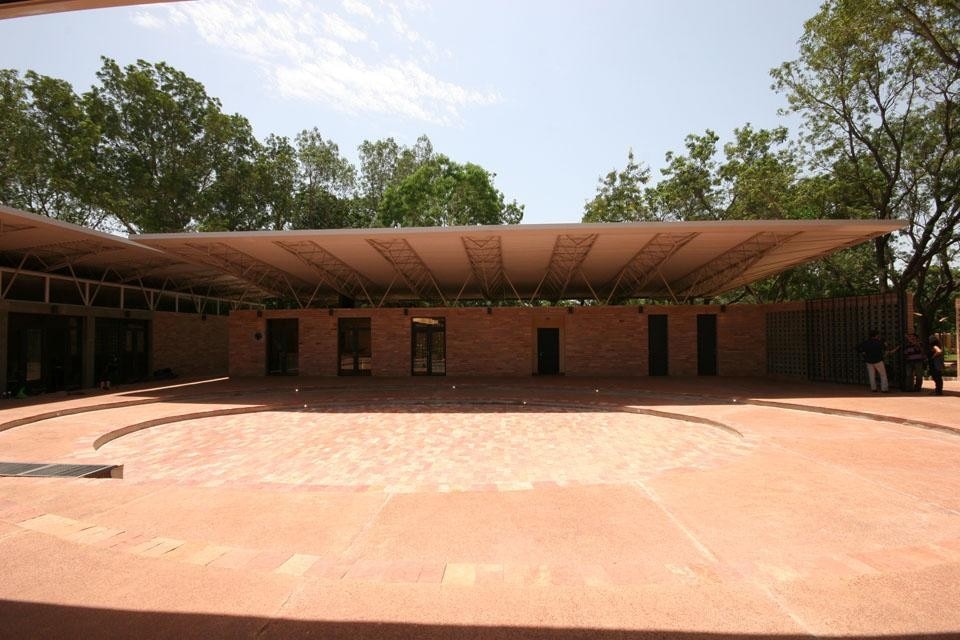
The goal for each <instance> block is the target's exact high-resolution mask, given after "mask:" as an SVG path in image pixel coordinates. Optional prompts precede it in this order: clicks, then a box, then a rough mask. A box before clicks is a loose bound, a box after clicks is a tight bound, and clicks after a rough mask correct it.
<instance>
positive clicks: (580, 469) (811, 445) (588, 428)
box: [0, 377, 960, 639]
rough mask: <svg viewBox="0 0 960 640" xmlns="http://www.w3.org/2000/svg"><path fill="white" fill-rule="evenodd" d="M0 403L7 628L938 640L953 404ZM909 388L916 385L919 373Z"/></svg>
mask: <svg viewBox="0 0 960 640" xmlns="http://www.w3.org/2000/svg"><path fill="white" fill-rule="evenodd" d="M172 382H173V383H174V384H169V385H167V386H152V387H147V386H143V387H126V388H121V389H119V390H115V391H113V392H110V393H103V392H96V391H88V392H86V393H85V394H84V395H64V394H54V395H51V396H46V397H42V398H35V399H31V400H29V401H13V400H5V401H3V402H4V404H3V408H2V410H0V452H2V455H0V458H2V461H4V462H35V463H41V462H43V463H71V464H104V465H122V476H123V477H122V478H112V479H89V478H33V477H2V478H0V557H2V558H3V575H4V578H3V580H2V581H0V598H2V600H3V602H2V604H0V608H2V611H3V616H2V617H0V636H3V637H14V636H22V637H91V638H100V637H178V638H180V637H210V636H213V635H216V636H230V637H249V638H261V637H277V638H280V637H290V636H293V635H297V636H306V635H312V636H314V637H323V638H331V637H344V638H346V637H351V638H352V637H377V638H381V637H387V638H389V637H424V638H461V637H502V638H564V639H565V638H577V637H584V638H587V637H591V638H592V637H600V638H621V637H625V638H653V637H662V638H726V637H739V636H743V635H751V636H753V637H763V638H794V637H798V638H799V637H809V636H815V637H840V636H844V637H848V636H853V637H860V638H870V637H880V636H883V637H891V636H892V637H919V636H926V637H929V636H937V635H941V636H942V637H951V636H955V635H956V634H957V633H960V612H958V611H957V609H956V607H955V603H956V602H957V601H958V600H960V586H958V585H960V476H958V474H957V469H958V468H960V428H958V425H957V421H956V415H957V413H956V402H957V397H958V394H960V386H958V383H957V382H949V381H948V382H947V387H946V389H947V394H946V395H945V396H943V397H934V396H929V395H926V394H912V393H910V394H908V393H900V392H894V393H890V394H871V393H869V391H868V390H866V389H864V388H862V387H857V386H850V385H831V384H806V383H786V382H776V381H771V380H766V379H759V378H757V379H752V378H682V377H679V378H656V377H647V378H639V379H624V378H620V379H610V378H577V377H532V378H526V379H495V378H489V379H478V378H456V377H445V378H432V379H429V378H405V379H393V378H353V379H344V378H310V377H300V378H293V377H274V378H260V379H255V380H252V379H247V380H244V379H234V380H229V379H217V380H208V381H185V382H182V383H178V382H177V381H172ZM928 386H929V382H928Z"/></svg>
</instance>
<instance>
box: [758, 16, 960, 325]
mask: <svg viewBox="0 0 960 640" xmlns="http://www.w3.org/2000/svg"><path fill="white" fill-rule="evenodd" d="M958 41H960V18H958V12H957V10H956V6H955V3H951V2H943V1H936V0H929V1H926V2H920V1H908V0H830V1H828V2H826V3H825V4H824V5H823V7H822V8H821V9H820V11H819V12H818V13H817V15H815V16H814V17H813V18H811V19H810V20H809V21H808V22H807V23H806V25H805V30H804V35H803V37H802V38H801V40H800V55H799V58H798V59H797V60H795V61H792V62H787V63H784V64H782V65H781V66H780V67H778V68H777V69H774V71H773V76H774V80H775V85H774V86H775V88H776V89H777V90H779V91H781V92H783V93H785V94H786V95H787V97H788V99H789V101H790V108H791V109H792V110H793V111H794V112H796V113H798V114H800V115H801V116H802V117H803V121H804V134H805V135H804V141H805V142H806V143H807V145H808V148H809V149H810V152H811V161H812V164H813V165H814V166H816V167H819V168H821V169H823V170H829V171H831V172H832V173H833V174H834V175H835V176H836V177H837V179H839V180H842V181H843V182H844V183H845V184H846V185H848V186H849V187H850V189H851V191H853V192H854V193H855V194H856V196H857V197H858V199H859V200H860V202H861V203H862V204H863V205H864V207H865V209H866V210H867V211H869V213H870V215H871V216H872V217H875V218H877V219H884V220H886V219H903V220H906V221H907V222H908V225H909V226H908V228H907V230H906V232H905V233H904V234H901V235H900V236H899V237H882V238H878V239H877V240H876V242H875V244H874V270H875V272H876V273H877V274H878V283H879V286H880V288H881V289H886V288H887V287H890V286H892V287H894V288H896V289H899V290H904V291H913V292H914V293H915V294H916V304H917V306H918V308H920V310H921V312H922V313H924V317H930V314H931V313H932V310H933V309H935V308H939V307H942V305H943V302H944V301H945V300H947V299H949V298H952V296H953V294H954V292H955V291H956V285H955V278H954V276H953V270H954V269H955V268H956V265H957V251H958V244H960V236H958V233H957V228H958V223H960V138H958V134H957V126H958V120H960V102H958V98H960V95H958V90H960V64H958V62H960V58H958V56H957V55H956V53H957V43H958Z"/></svg>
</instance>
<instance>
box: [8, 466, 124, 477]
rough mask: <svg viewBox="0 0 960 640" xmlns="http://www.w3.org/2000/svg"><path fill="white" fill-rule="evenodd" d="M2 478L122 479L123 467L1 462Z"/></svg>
mask: <svg viewBox="0 0 960 640" xmlns="http://www.w3.org/2000/svg"><path fill="white" fill-rule="evenodd" d="M0 476H13V477H18V478H122V477H123V466H122V465H115V464H49V463H45V462H0Z"/></svg>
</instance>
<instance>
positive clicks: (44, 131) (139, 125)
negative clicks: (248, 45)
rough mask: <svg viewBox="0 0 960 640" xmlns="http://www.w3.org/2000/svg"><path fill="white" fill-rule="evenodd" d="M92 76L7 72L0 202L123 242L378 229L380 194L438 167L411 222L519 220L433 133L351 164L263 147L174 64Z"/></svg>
mask: <svg viewBox="0 0 960 640" xmlns="http://www.w3.org/2000/svg"><path fill="white" fill-rule="evenodd" d="M97 79H98V83H97V84H96V85H95V86H93V87H91V89H90V90H89V91H87V92H86V93H84V94H82V95H77V94H76V93H74V91H73V89H72V87H71V86H70V85H69V84H68V83H66V82H64V81H62V80H56V79H53V78H47V77H44V76H40V75H38V74H35V73H33V72H28V73H27V74H26V75H25V77H22V78H21V77H20V76H19V75H18V74H17V73H16V72H14V71H11V70H0V202H4V203H6V204H9V205H12V206H14V207H18V208H22V209H26V210H30V211H35V212H37V213H42V214H45V215H49V216H52V217H58V218H61V219H64V220H67V221H70V222H76V223H80V224H86V225H88V226H91V227H97V228H106V229H116V230H124V231H126V232H128V233H149V232H168V231H189V230H201V231H234V230H251V229H274V230H283V229H305V228H340V227H369V226H375V225H377V224H384V221H383V220H382V219H381V217H380V212H381V210H384V211H389V209H384V207H383V206H382V205H383V203H382V201H383V200H384V197H385V195H386V194H387V193H388V192H389V191H390V190H391V189H399V186H400V185H401V184H403V183H404V182H405V181H407V180H408V179H411V177H412V176H413V174H414V173H416V172H417V171H418V170H419V169H420V168H421V167H422V166H424V165H425V164H428V163H431V162H433V164H432V165H431V168H432V170H433V171H434V172H435V173H436V174H437V175H439V174H443V176H444V178H443V180H440V181H439V182H437V183H436V184H432V185H431V186H430V191H429V197H427V198H426V199H425V200H424V201H423V202H424V206H429V207H430V211H429V212H428V211H420V210H414V209H409V210H406V211H404V212H403V213H402V215H400V218H398V220H401V219H402V224H413V225H426V224H432V223H434V222H435V223H436V224H444V223H447V224H449V223H457V224H459V222H450V221H457V220H463V221H470V222H469V223H471V224H472V223H473V221H485V222H487V221H492V222H493V223H497V222H519V221H520V219H521V217H522V215H523V207H522V206H521V205H518V204H517V203H516V202H512V203H505V202H504V198H503V194H502V193H500V192H499V191H497V190H496V189H495V188H494V187H493V183H492V180H493V177H494V176H493V174H492V173H489V172H487V171H486V170H484V169H482V168H481V167H478V166H477V165H473V164H469V163H468V164H466V165H458V164H456V163H453V162H452V161H450V160H449V159H446V158H443V161H442V162H440V161H439V160H438V158H440V157H438V156H435V154H434V151H433V145H432V144H431V142H430V140H429V139H428V138H427V137H426V136H421V137H420V138H418V139H417V141H416V143H415V144H414V145H413V146H412V147H405V146H402V145H400V144H398V143H397V142H396V141H395V140H394V139H392V138H387V139H385V140H376V141H364V142H363V144H361V145H360V148H359V150H358V154H359V164H358V166H354V165H353V164H352V163H351V162H350V161H349V160H348V159H347V158H346V157H344V155H343V154H342V153H341V152H340V148H339V146H338V145H337V144H336V143H335V142H333V141H332V140H330V139H327V138H324V137H323V136H322V135H321V133H320V131H319V129H317V128H316V127H314V128H311V129H304V130H303V131H301V132H300V133H299V134H297V136H296V137H295V139H294V140H293V142H291V141H290V139H289V138H286V137H282V136H276V135H269V136H267V137H266V138H265V139H264V140H263V141H262V142H261V141H258V140H257V139H256V137H255V136H254V135H253V132H252V128H251V126H250V123H249V122H248V121H247V119H246V118H244V117H243V116H241V115H239V114H233V115H229V114H225V113H223V111H222V108H221V105H220V102H219V101H218V100H217V99H216V98H213V97H211V96H209V95H207V93H206V90H205V89H204V87H203V85H202V84H200V83H199V82H197V81H196V80H193V79H192V78H189V77H188V76H187V75H185V74H184V73H182V72H180V71H178V70H176V69H174V68H173V67H170V66H169V65H167V64H165V63H162V62H160V63H156V64H152V63H149V62H145V61H143V60H139V61H137V62H136V63H135V64H132V65H127V66H125V67H121V66H120V65H118V64H117V63H116V62H115V61H113V60H110V59H108V58H103V59H102V67H101V69H100V70H99V71H98V73H97ZM435 160H436V162H434V161H435ZM441 165H442V166H441ZM427 173H429V171H427V172H425V173H424V174H422V175H421V177H420V178H419V179H420V180H421V181H422V180H423V179H424V178H426V177H427ZM444 185H445V186H444ZM418 188H419V187H416V181H414V183H411V185H410V186H408V187H406V188H405V191H410V190H411V189H412V190H413V191H416V190H417V189H418ZM405 197H408V198H409V197H411V196H410V194H409V193H408V194H407V196H405ZM444 197H446V198H450V199H451V200H450V202H440V201H439V200H438V198H444ZM445 221H447V222H445Z"/></svg>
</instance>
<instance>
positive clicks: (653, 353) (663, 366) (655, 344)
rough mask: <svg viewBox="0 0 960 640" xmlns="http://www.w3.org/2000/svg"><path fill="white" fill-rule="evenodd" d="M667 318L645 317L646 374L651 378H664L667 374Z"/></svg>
mask: <svg viewBox="0 0 960 640" xmlns="http://www.w3.org/2000/svg"><path fill="white" fill-rule="evenodd" d="M667 344H668V343H667V316H666V315H665V314H662V313H652V314H650V315H648V316H647V353H648V354H649V363H648V371H647V373H648V374H649V375H651V376H665V375H667V374H668V372H669V367H668V363H669V361H670V353H669V351H668V349H667Z"/></svg>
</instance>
